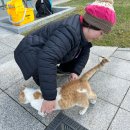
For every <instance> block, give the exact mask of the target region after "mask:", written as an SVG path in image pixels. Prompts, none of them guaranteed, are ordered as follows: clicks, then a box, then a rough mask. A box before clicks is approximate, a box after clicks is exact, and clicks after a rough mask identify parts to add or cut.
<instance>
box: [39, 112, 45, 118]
mask: <svg viewBox="0 0 130 130" xmlns="http://www.w3.org/2000/svg"><path fill="white" fill-rule="evenodd" d="M38 114H39V115H40V116H42V117H45V116H46V115H47V114H46V113H43V112H40V111H38Z"/></svg>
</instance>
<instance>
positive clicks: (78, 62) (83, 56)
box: [73, 46, 90, 75]
mask: <svg viewBox="0 0 130 130" xmlns="http://www.w3.org/2000/svg"><path fill="white" fill-rule="evenodd" d="M89 53H90V47H88V46H85V47H83V48H82V50H81V52H80V54H79V56H78V57H77V58H76V59H75V65H74V69H73V72H74V73H76V74H78V75H80V73H81V72H82V70H83V68H84V67H85V65H86V63H87V61H88V58H89Z"/></svg>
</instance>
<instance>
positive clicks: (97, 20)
mask: <svg viewBox="0 0 130 130" xmlns="http://www.w3.org/2000/svg"><path fill="white" fill-rule="evenodd" d="M85 11H86V13H85V14H84V16H83V18H84V20H85V21H86V22H87V23H88V24H90V25H92V26H95V27H97V28H99V29H101V30H103V31H104V32H105V33H109V32H110V31H111V28H112V26H113V25H114V24H115V23H116V13H115V10H114V7H113V0H96V1H95V2H93V3H91V4H89V5H87V6H86V7H85Z"/></svg>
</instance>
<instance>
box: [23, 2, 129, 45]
mask: <svg viewBox="0 0 130 130" xmlns="http://www.w3.org/2000/svg"><path fill="white" fill-rule="evenodd" d="M93 1H94V0H93ZM93 1H92V0H71V1H70V2H67V3H64V4H61V5H60V6H72V7H76V10H75V11H74V12H72V13H71V14H69V15H73V14H81V15H83V14H84V13H85V12H84V7H85V5H86V4H87V3H89V2H93ZM114 7H115V11H116V14H117V24H116V25H115V26H114V27H113V30H112V32H111V33H109V34H107V35H104V37H103V38H102V39H101V40H98V41H94V42H93V45H98V46H117V47H122V48H127V47H130V2H129V0H125V1H124V0H115V3H114ZM69 15H65V16H63V17H62V18H64V17H68V16H69ZM38 28H40V27H36V28H33V31H34V30H36V29H38ZM31 31H32V30H31ZM31 31H29V32H26V33H24V35H27V34H28V33H30V32H31Z"/></svg>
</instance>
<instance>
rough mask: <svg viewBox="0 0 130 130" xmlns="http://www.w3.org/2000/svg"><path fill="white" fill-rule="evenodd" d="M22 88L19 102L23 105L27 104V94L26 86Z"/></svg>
mask: <svg viewBox="0 0 130 130" xmlns="http://www.w3.org/2000/svg"><path fill="white" fill-rule="evenodd" d="M20 88H21V90H20V92H19V96H18V100H19V102H20V103H22V104H27V101H26V96H25V92H24V90H25V88H26V86H24V85H22V86H21V87H20Z"/></svg>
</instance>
